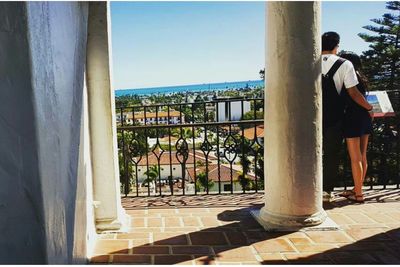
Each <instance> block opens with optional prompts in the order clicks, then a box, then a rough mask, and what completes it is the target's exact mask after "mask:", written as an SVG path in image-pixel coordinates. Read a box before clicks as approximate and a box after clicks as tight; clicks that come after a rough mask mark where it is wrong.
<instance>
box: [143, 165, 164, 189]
mask: <svg viewBox="0 0 400 267" xmlns="http://www.w3.org/2000/svg"><path fill="white" fill-rule="evenodd" d="M144 174H145V175H146V176H147V178H146V179H145V180H144V181H143V184H148V185H149V186H150V184H154V192H153V193H157V186H156V181H157V178H158V177H159V175H160V167H159V166H158V165H153V166H151V167H150V168H149V169H148V170H147V171H146V172H145V173H144Z"/></svg>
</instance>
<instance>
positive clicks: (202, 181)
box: [196, 172, 214, 192]
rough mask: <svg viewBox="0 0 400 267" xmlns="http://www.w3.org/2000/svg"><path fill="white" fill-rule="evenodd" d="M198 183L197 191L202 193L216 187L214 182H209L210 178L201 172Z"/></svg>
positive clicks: (198, 175)
mask: <svg viewBox="0 0 400 267" xmlns="http://www.w3.org/2000/svg"><path fill="white" fill-rule="evenodd" d="M196 178H197V181H196V191H201V190H203V191H204V192H205V191H206V190H207V187H208V189H209V190H210V189H211V188H212V187H213V186H214V181H212V180H208V181H207V179H208V176H207V174H206V173H205V172H200V173H198V174H197V176H196Z"/></svg>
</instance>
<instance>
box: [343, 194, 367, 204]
mask: <svg viewBox="0 0 400 267" xmlns="http://www.w3.org/2000/svg"><path fill="white" fill-rule="evenodd" d="M346 198H347V199H348V200H350V201H353V202H356V203H364V195H349V196H347V197H346Z"/></svg>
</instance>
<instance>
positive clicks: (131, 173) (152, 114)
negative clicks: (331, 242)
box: [117, 98, 264, 196]
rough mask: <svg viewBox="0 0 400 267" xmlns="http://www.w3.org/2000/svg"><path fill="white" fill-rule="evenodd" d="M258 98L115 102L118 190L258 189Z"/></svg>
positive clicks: (260, 130)
mask: <svg viewBox="0 0 400 267" xmlns="http://www.w3.org/2000/svg"><path fill="white" fill-rule="evenodd" d="M263 108H264V101H263V99H244V98H230V99H218V100H213V101H205V102H194V103H179V104H158V105H147V106H134V107H124V108H118V110H117V124H118V143H119V159H120V170H121V172H120V173H121V190H122V192H123V193H124V194H125V195H130V196H151V195H159V196H161V195H175V194H178V195H197V194H221V193H235V192H241V193H246V192H258V191H259V190H262V189H263V187H264V179H263V177H264V175H263V160H264V159H263V122H264V121H263Z"/></svg>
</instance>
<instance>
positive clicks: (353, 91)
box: [347, 86, 372, 110]
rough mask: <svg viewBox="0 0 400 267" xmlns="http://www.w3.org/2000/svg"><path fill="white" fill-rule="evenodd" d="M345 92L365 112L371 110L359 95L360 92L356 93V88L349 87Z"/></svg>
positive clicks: (370, 106) (369, 105)
mask: <svg viewBox="0 0 400 267" xmlns="http://www.w3.org/2000/svg"><path fill="white" fill-rule="evenodd" d="M347 92H348V93H349V95H350V97H351V98H352V99H353V100H354V102H356V103H357V104H359V105H360V106H362V107H363V108H365V109H366V110H371V109H372V105H371V104H369V103H368V101H367V100H366V99H365V97H364V96H363V95H362V94H361V93H360V91H358V89H357V87H355V86H353V87H350V88H348V89H347Z"/></svg>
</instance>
